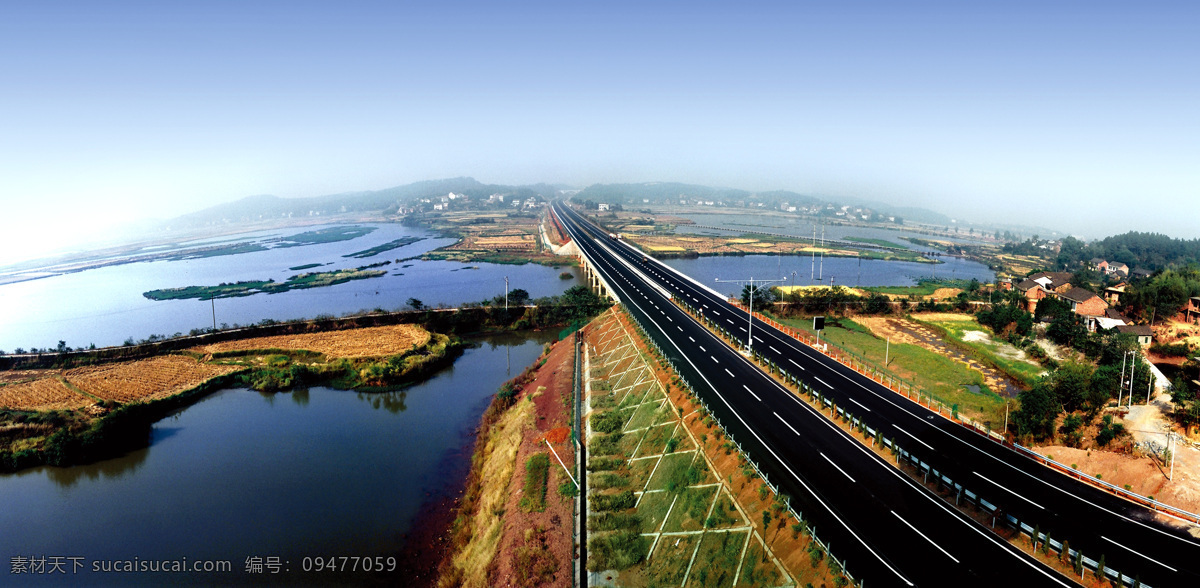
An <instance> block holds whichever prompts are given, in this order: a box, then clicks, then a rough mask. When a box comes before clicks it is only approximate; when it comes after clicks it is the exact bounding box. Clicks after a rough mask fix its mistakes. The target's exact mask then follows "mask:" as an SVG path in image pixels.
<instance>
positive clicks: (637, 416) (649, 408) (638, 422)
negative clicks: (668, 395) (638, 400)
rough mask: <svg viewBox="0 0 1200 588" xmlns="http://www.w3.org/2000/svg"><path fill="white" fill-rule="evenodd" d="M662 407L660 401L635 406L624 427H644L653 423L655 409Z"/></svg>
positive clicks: (632, 428)
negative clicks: (635, 408)
mask: <svg viewBox="0 0 1200 588" xmlns="http://www.w3.org/2000/svg"><path fill="white" fill-rule="evenodd" d="M661 407H662V402H661V401H660V402H657V403H655V402H646V403H643V404H642V405H641V406H639V407H638V408H637V411H635V412H634V413H633V416H632V417H630V418H629V424H628V425H627V426H626V428H628V429H631V430H636V429H644V428H646V427H648V426H650V425H651V424H653V423H654V420H655V418H654V417H655V416H656V414H655V411H657V410H658V409H659V408H661Z"/></svg>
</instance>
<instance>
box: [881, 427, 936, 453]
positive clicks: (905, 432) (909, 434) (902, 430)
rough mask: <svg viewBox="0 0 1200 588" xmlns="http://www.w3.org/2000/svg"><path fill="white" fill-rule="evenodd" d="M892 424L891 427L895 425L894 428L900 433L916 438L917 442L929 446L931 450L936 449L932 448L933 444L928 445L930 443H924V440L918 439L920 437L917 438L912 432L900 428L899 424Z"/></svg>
mask: <svg viewBox="0 0 1200 588" xmlns="http://www.w3.org/2000/svg"><path fill="white" fill-rule="evenodd" d="M892 426H893V427H896V430H897V431H900V432H901V433H904V434H905V435H908V436H909V437H912V438H913V439H916V441H917V443H920V444H921V445H924V446H926V447H928V448H929V449H930V450H931V451H937V450H936V449H934V448H933V446H932V445H930V444H928V443H926V442H924V441H922V440H920V439H917V436H916V435H913V434H912V433H909V432H908V431H905V430H904V429H901V428H900V427H899V426H897V425H892Z"/></svg>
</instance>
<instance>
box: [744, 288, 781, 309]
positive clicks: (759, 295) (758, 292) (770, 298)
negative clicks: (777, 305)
mask: <svg viewBox="0 0 1200 588" xmlns="http://www.w3.org/2000/svg"><path fill="white" fill-rule="evenodd" d="M751 291H753V292H754V308H766V307H767V306H768V305H770V304H771V303H772V302H775V294H774V293H773V292H772V291H771V288H767V287H765V286H763V285H762V284H755V286H754V289H753V290H751V288H750V284H746V285H745V286H744V287H743V288H742V304H747V305H748V304H750V293H751Z"/></svg>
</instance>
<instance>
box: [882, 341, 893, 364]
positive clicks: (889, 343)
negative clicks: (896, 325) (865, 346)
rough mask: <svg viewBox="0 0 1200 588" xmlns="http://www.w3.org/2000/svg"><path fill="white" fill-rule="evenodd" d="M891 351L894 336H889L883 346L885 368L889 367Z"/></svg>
mask: <svg viewBox="0 0 1200 588" xmlns="http://www.w3.org/2000/svg"><path fill="white" fill-rule="evenodd" d="M891 353H892V338H891V337H888V338H887V344H886V345H885V346H884V348H883V367H884V368H887V365H888V358H889V357H891Z"/></svg>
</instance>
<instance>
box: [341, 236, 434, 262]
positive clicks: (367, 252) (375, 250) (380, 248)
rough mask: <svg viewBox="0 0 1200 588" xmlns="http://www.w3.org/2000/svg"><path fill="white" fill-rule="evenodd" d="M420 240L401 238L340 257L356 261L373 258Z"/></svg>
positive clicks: (419, 238) (416, 238)
mask: <svg viewBox="0 0 1200 588" xmlns="http://www.w3.org/2000/svg"><path fill="white" fill-rule="evenodd" d="M422 239H423V237H402V238H400V239H396V240H394V241H388V242H387V243H384V244H382V245H376V246H374V247H371V248H370V249H363V250H362V251H355V252H354V253H347V254H345V255H343V256H342V257H354V258H356V259H363V258H366V257H373V256H376V255H379V254H380V253H383V252H384V251H391V250H393V249H399V248H401V247H404V246H406V245H412V244H413V243H416V242H417V241H420V240H422Z"/></svg>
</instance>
